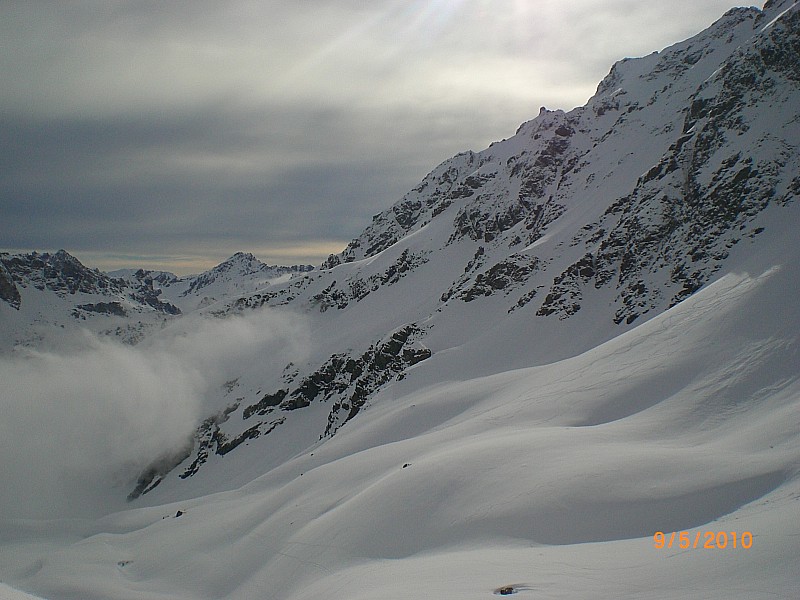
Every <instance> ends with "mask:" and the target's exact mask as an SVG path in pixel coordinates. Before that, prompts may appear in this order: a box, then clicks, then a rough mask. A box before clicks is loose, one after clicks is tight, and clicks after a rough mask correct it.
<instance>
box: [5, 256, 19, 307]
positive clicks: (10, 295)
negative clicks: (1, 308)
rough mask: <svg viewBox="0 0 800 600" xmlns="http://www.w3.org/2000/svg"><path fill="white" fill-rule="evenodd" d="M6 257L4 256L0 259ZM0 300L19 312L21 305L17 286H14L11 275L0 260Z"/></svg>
mask: <svg viewBox="0 0 800 600" xmlns="http://www.w3.org/2000/svg"><path fill="white" fill-rule="evenodd" d="M3 256H6V255H5V254H3V255H0V257H3ZM0 300H2V301H4V302H7V303H8V304H9V305H10V306H11V307H12V308H15V309H16V310H19V307H20V304H21V303H22V296H20V294H19V290H18V289H17V286H16V285H15V284H14V278H13V277H12V275H11V273H10V272H9V271H8V269H6V266H5V265H4V264H3V263H2V262H1V258H0Z"/></svg>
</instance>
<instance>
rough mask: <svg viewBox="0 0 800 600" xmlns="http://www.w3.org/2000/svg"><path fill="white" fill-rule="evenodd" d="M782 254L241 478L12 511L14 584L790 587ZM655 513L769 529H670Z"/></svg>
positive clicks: (790, 448) (96, 588) (785, 591)
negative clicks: (211, 486) (597, 338)
mask: <svg viewBox="0 0 800 600" xmlns="http://www.w3.org/2000/svg"><path fill="white" fill-rule="evenodd" d="M774 258H775V257H767V258H766V259H765V258H763V257H762V258H761V259H760V260H759V261H754V264H751V265H747V266H748V269H747V270H744V269H743V270H742V271H740V272H739V273H737V274H733V273H732V274H729V275H726V276H724V277H722V278H721V279H719V280H718V281H717V282H715V283H714V284H712V285H710V286H708V287H706V288H704V289H703V290H701V291H700V292H698V293H697V294H695V295H693V296H692V297H690V298H689V299H687V300H685V301H684V302H682V303H681V304H679V305H677V306H675V307H673V308H672V309H670V310H668V311H666V312H664V313H663V314H661V315H659V316H657V317H655V318H653V319H651V320H649V321H647V322H646V323H643V324H642V325H640V326H638V327H635V328H633V329H631V330H630V331H627V332H626V333H623V334H622V335H620V336H618V337H616V338H614V339H612V340H610V341H608V342H606V343H605V344H602V345H600V346H598V347H596V348H593V349H591V350H589V351H587V352H585V353H582V354H580V355H578V356H575V357H572V358H568V359H564V360H560V361H557V362H554V363H552V364H548V365H542V366H537V367H530V368H526V369H515V370H511V371H506V372H501V373H498V374H495V375H492V376H488V377H481V378H477V379H472V380H466V381H455V382H447V377H446V375H447V374H446V373H444V374H443V375H444V377H442V381H441V382H440V383H438V384H433V385H430V386H425V387H422V388H421V389H417V390H415V391H411V392H407V391H406V390H405V389H404V382H402V381H401V382H398V383H396V384H394V385H392V386H390V387H387V388H386V389H384V390H383V392H381V394H380V395H379V396H378V398H376V399H375V401H374V403H373V405H372V406H371V407H370V408H369V409H368V411H367V412H366V413H365V416H364V417H362V418H359V419H356V420H354V421H352V422H351V423H349V424H348V425H347V427H346V428H345V429H346V432H344V431H343V432H340V434H338V435H337V436H334V437H333V438H332V439H330V440H326V441H325V442H324V443H320V444H318V445H316V446H315V447H311V448H308V449H307V450H305V451H303V452H299V453H298V454H297V455H296V456H295V457H293V458H292V459H290V460H287V461H285V462H284V463H283V464H281V465H280V466H278V467H276V468H273V469H270V470H268V471H266V472H265V473H264V474H263V475H261V476H259V477H257V478H255V479H254V480H253V481H252V482H250V483H249V484H247V485H244V486H242V487H240V488H238V489H235V490H231V491H228V492H222V493H216V494H210V495H206V496H201V497H198V498H195V499H187V500H184V501H181V502H176V503H172V504H166V505H156V506H151V507H149V508H140V509H131V510H126V511H123V512H120V513H116V514H111V515H108V516H106V517H104V518H101V519H99V520H96V521H80V520H67V521H55V522H46V521H35V522H30V521H17V522H3V523H2V526H0V533H2V537H3V539H4V540H5V543H4V544H3V546H2V549H0V555H1V556H2V557H3V558H2V561H0V564H2V565H3V567H2V577H3V580H4V581H10V582H13V584H14V585H15V586H16V587H19V588H21V589H28V590H33V591H35V592H36V593H37V594H39V595H41V596H42V597H45V598H53V599H55V598H58V599H62V598H64V599H66V598H83V599H94V598H98V599H99V598H104V599H113V598H187V599H189V598H193V599H194V598H242V599H244V598H253V597H267V598H282V599H283V598H287V599H288V598H293V599H294V598H296V599H304V598H319V597H325V598H332V599H336V598H342V599H345V598H346V599H353V598H374V597H380V598H387V599H393V598H397V599H401V598H414V597H419V596H442V597H459V598H467V599H469V598H475V599H479V598H487V597H490V596H491V595H492V594H493V592H494V590H498V589H499V588H501V587H503V586H508V585H513V586H514V587H515V588H516V589H517V590H518V593H519V594H520V595H521V596H523V597H524V596H525V595H530V597H532V598H533V597H535V598H576V597H578V598H583V597H585V598H588V597H604V598H615V597H635V598H685V597H687V596H693V595H695V596H696V595H699V596H697V597H700V596H701V597H703V598H731V597H736V598H787V599H788V598H793V597H795V594H796V591H797V585H798V575H797V571H796V557H797V553H798V550H800V521H798V519H797V514H798V512H797V511H798V507H800V381H799V379H798V370H797V365H798V364H800V360H799V359H800V356H799V352H798V349H799V348H800V345H798V344H799V343H800V336H799V335H798V332H800V311H799V310H798V308H797V305H796V303H787V302H785V298H786V297H787V295H788V294H791V293H792V292H793V291H795V290H797V289H798V282H800V268H798V265H799V264H800V261H798V260H797V259H798V258H800V256H798V251H797V250H796V249H795V250H793V251H792V252H791V253H789V254H788V255H787V256H785V258H786V260H785V261H783V262H780V263H775V262H774ZM420 368H421V366H420ZM299 426H301V425H299V424H298V427H299ZM179 511H180V512H181V513H182V514H180V516H177V515H178V514H179ZM656 531H664V532H667V533H668V534H669V533H670V532H673V531H676V532H681V531H687V532H688V533H689V537H690V538H691V540H694V539H695V535H696V533H697V532H706V531H713V532H719V531H726V532H734V531H735V532H737V534H738V535H739V536H741V534H742V533H743V532H745V531H747V532H751V533H752V536H753V544H752V547H751V548H749V549H744V548H741V547H739V548H737V549H733V548H730V547H729V548H726V549H704V548H696V549H692V548H689V549H685V550H682V549H679V548H672V549H656V548H655V547H654V542H653V534H654V533H655V532H656ZM729 535H732V534H730V533H729ZM676 543H677V542H676Z"/></svg>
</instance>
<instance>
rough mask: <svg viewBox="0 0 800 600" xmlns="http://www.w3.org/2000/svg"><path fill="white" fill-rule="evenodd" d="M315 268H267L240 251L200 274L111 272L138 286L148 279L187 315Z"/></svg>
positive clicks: (140, 270) (253, 257) (269, 266)
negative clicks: (181, 275) (180, 275)
mask: <svg viewBox="0 0 800 600" xmlns="http://www.w3.org/2000/svg"><path fill="white" fill-rule="evenodd" d="M313 270H314V267H313V266H312V265H293V266H289V267H284V266H273V265H267V264H265V263H263V262H261V261H260V260H258V259H257V258H256V257H255V256H253V255H252V254H250V253H245V252H237V253H236V254H234V255H233V256H231V257H230V258H229V259H227V260H226V261H224V262H222V263H220V264H218V265H217V266H216V267H214V268H212V269H210V270H208V271H205V272H204V273H200V274H199V275H188V276H186V277H177V276H176V275H174V274H172V273H167V272H164V271H146V270H142V269H139V270H122V271H114V272H112V273H109V275H111V276H113V277H121V278H123V279H125V280H127V281H129V282H131V283H133V284H134V285H138V284H139V283H140V282H145V281H148V280H152V281H153V285H154V286H155V287H156V289H158V290H160V292H161V294H162V296H163V297H164V298H168V299H169V301H170V302H171V303H173V304H175V305H176V306H178V307H180V308H181V310H182V311H183V312H191V311H192V310H194V309H196V308H203V307H205V306H209V305H211V304H214V303H215V302H218V301H219V300H222V299H224V298H227V297H229V296H241V295H244V294H247V293H252V292H255V291H257V290H260V289H261V288H264V287H267V286H269V285H274V284H276V283H282V282H285V281H288V280H289V279H291V278H292V277H293V276H294V275H298V274H302V273H307V272H309V271H313Z"/></svg>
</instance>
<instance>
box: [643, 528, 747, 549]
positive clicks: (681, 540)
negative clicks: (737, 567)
mask: <svg viewBox="0 0 800 600" xmlns="http://www.w3.org/2000/svg"><path fill="white" fill-rule="evenodd" d="M653 545H654V546H655V548H656V549H657V550H660V549H662V548H681V549H683V550H686V549H687V548H706V549H712V548H716V549H718V550H724V549H725V548H744V549H745V550H749V549H750V548H752V547H753V534H752V533H751V532H750V531H742V532H739V531H696V532H694V533H690V532H688V531H680V532H675V531H673V532H672V533H664V532H663V531H656V532H655V534H653Z"/></svg>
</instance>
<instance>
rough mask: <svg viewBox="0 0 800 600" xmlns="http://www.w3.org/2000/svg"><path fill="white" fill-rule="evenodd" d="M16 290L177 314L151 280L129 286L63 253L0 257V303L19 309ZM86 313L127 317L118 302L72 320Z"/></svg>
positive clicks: (88, 308)
mask: <svg viewBox="0 0 800 600" xmlns="http://www.w3.org/2000/svg"><path fill="white" fill-rule="evenodd" d="M17 286H20V287H22V288H25V287H27V286H31V287H33V288H35V289H37V290H39V291H45V290H47V291H51V292H54V293H55V294H56V295H58V296H60V297H62V298H66V297H68V296H74V295H75V294H78V293H83V294H98V295H105V296H109V297H117V298H125V299H127V300H130V301H131V302H132V303H134V304H140V305H143V306H149V307H150V308H152V309H154V310H156V311H158V312H162V313H164V314H168V315H177V314H180V310H179V309H178V308H177V307H176V306H173V305H172V304H170V303H168V302H163V301H162V300H160V299H159V297H158V296H159V295H160V293H161V292H160V290H156V289H154V288H153V281H152V279H149V278H145V279H143V280H141V281H140V283H139V284H138V285H132V284H129V283H128V282H126V281H124V280H122V279H114V278H111V277H109V276H108V275H106V274H105V273H102V272H100V271H98V270H97V269H89V268H88V267H86V266H84V265H83V264H81V262H80V261H79V260H78V259H77V258H75V257H74V256H72V255H71V254H69V253H68V252H66V251H64V250H59V251H58V252H56V253H55V254H48V253H43V254H39V253H38V252H32V253H30V254H15V255H10V254H2V255H0V299H2V300H5V301H6V302H8V303H9V304H11V305H12V306H14V308H17V309H19V307H20V304H21V296H20V293H19V289H18V288H17ZM87 312H91V313H99V314H106V315H116V316H126V314H127V313H126V311H125V309H124V308H123V306H122V304H121V303H120V302H119V301H117V300H112V301H109V302H99V303H92V304H83V305H80V306H77V307H76V309H75V311H73V316H76V317H79V318H80V315H81V314H85V313H87Z"/></svg>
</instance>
